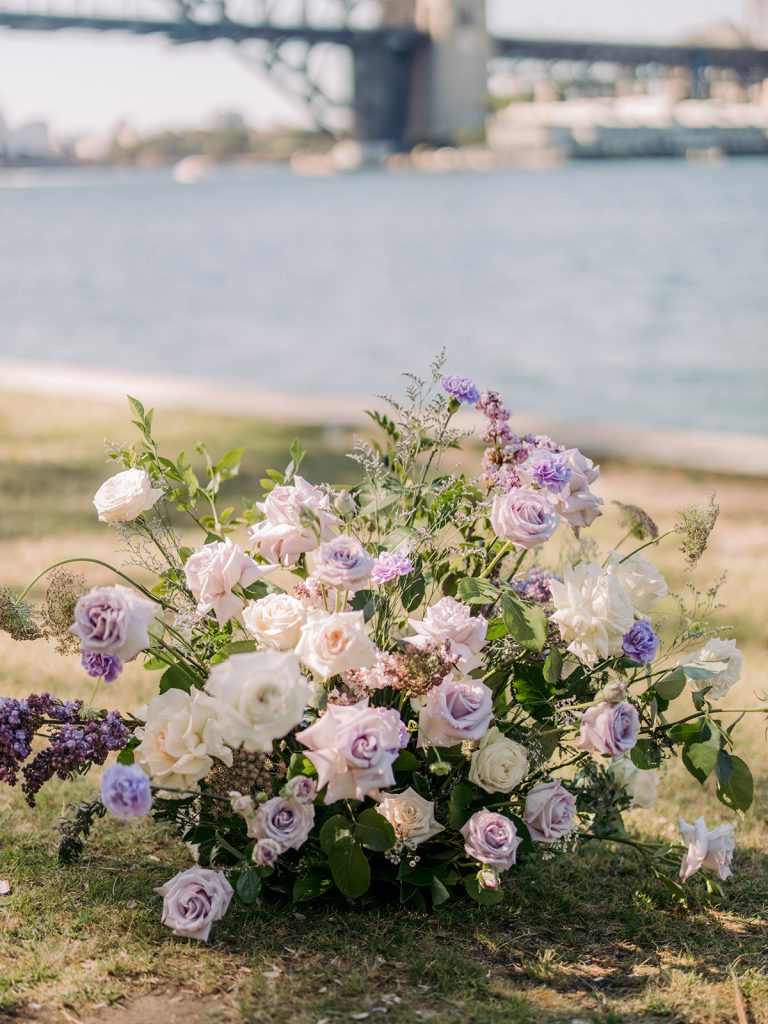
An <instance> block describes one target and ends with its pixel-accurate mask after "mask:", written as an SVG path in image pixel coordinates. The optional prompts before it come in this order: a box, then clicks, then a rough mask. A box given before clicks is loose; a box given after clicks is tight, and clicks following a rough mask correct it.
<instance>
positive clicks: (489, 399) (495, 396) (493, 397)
mask: <svg viewBox="0 0 768 1024" xmlns="http://www.w3.org/2000/svg"><path fill="white" fill-rule="evenodd" d="M477 408H478V409H479V410H480V412H481V413H482V414H483V415H484V416H487V417H488V419H489V420H499V421H502V422H503V421H506V420H508V419H509V418H510V416H511V415H512V413H511V412H510V410H509V409H508V408H507V406H506V405H504V401H503V399H502V397H501V395H500V394H499V392H498V391H482V392H481V393H480V398H479V400H478V403H477Z"/></svg>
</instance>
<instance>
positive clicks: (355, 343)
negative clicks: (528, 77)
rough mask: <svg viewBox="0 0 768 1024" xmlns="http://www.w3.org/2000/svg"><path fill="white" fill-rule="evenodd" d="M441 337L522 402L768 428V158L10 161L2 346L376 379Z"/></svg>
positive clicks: (1, 282) (257, 375)
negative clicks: (173, 165)
mask: <svg viewBox="0 0 768 1024" xmlns="http://www.w3.org/2000/svg"><path fill="white" fill-rule="evenodd" d="M443 346H445V347H446V349H447V351H448V365H449V368H450V369H451V371H453V372H462V373H467V374H470V375H472V376H474V377H476V379H477V380H478V383H479V384H480V385H481V386H493V387H499V388H500V389H502V390H503V391H504V393H505V395H506V396H508V399H509V402H510V404H511V405H512V406H513V408H514V407H516V408H519V409H525V410H530V411H532V412H539V413H544V414H547V415H550V416H554V417H559V418H562V419H569V420H576V421H579V420H581V421H584V422H604V423H614V422H615V423H635V424H640V425H644V426H648V427H654V428H664V427H685V428H692V429H706V430H725V431H742V432H751V433H761V434H768V163H767V162H765V161H763V160H760V159H754V160H750V159H744V160H731V161H727V162H724V163H712V164H710V163H707V164H698V163H693V162H688V161H663V160H660V161H621V162H618V161H617V162H606V161H602V162H594V163H593V162H584V163H571V164H566V165H563V166H559V167H554V168H551V169H549V170H546V171H535V172H534V171H526V170H506V171H503V172H494V173H489V174H469V173H467V174H445V175H422V174H402V175H395V174H384V173H376V172H370V173H358V174H354V175H342V176H337V177H327V178H299V177H296V176H294V175H292V174H291V173H290V172H289V171H287V170H286V169H283V168H281V167H267V168H257V169H249V170H243V169H221V170H217V171H215V172H214V173H213V174H212V175H211V176H210V177H207V178H205V179H203V180H201V181H199V182H196V183H194V184H192V185H182V184H179V183H177V182H175V181H174V180H173V178H172V176H171V174H170V172H169V171H165V170H151V171H146V170H145V171H142V170H130V171H128V170H126V171H116V170H115V171H101V170H100V171H91V170H84V169H72V170H60V171H45V172H43V171H34V172H33V171H28V172H23V173H21V172H14V173H10V172H5V174H4V175H2V174H0V357H4V358H7V359H14V360H24V361H40V362H41V363H71V364H78V365H87V366H98V367H105V368H114V369H125V370H132V371H136V370H143V371H147V372H151V373H170V374H181V375H191V376H195V377H207V378H208V379H209V380H210V386H211V388H217V387H220V386H221V385H222V384H224V385H225V384H226V383H227V382H228V381H229V382H236V383H239V384H243V383H252V384H253V385H255V386H258V387H259V388H261V389H272V388H274V389H277V390H280V391H301V392H312V393H319V394H322V393H355V394H358V393H363V394H365V393H368V392H382V391H391V390H396V389H398V388H399V387H400V383H399V376H400V373H401V372H402V371H403V370H405V369H413V370H416V371H419V370H425V369H426V367H427V366H428V364H429V361H430V359H431V357H432V356H433V355H434V354H435V353H436V352H437V351H439V350H440V349H441V348H442V347H443ZM0 372H1V371H0ZM255 411H256V410H255Z"/></svg>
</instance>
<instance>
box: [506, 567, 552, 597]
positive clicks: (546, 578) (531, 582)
mask: <svg viewBox="0 0 768 1024" xmlns="http://www.w3.org/2000/svg"><path fill="white" fill-rule="evenodd" d="M552 580H556V581H557V582H558V583H562V582H563V577H562V576H557V575H556V574H555V573H552V572H547V570H546V569H539V568H536V567H534V568H533V569H531V570H530V571H529V573H528V575H527V576H524V577H523V578H522V579H520V580H513V582H512V589H513V590H514V591H515V593H517V594H519V595H520V597H522V599H523V600H524V601H536V602H537V603H538V604H546V603H547V602H548V601H551V600H552V593H551V591H550V588H549V584H550V583H551V582H552Z"/></svg>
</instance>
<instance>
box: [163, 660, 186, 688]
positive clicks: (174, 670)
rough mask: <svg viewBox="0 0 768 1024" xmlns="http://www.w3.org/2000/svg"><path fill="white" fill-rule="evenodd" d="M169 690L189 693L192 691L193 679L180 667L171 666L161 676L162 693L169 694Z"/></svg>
mask: <svg viewBox="0 0 768 1024" xmlns="http://www.w3.org/2000/svg"><path fill="white" fill-rule="evenodd" d="M168 690H183V691H184V692H185V693H189V692H190V691H191V690H192V677H191V676H190V675H189V673H188V672H186V671H184V669H181V668H179V666H178V665H171V666H169V667H168V668H167V669H166V670H165V672H163V674H162V675H161V676H160V693H167V692H168Z"/></svg>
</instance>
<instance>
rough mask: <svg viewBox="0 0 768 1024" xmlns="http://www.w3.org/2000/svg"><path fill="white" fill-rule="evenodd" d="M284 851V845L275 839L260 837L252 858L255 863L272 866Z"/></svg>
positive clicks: (267, 866)
mask: <svg viewBox="0 0 768 1024" xmlns="http://www.w3.org/2000/svg"><path fill="white" fill-rule="evenodd" d="M282 852H283V851H282V847H281V846H280V844H279V843H277V842H275V840H274V839H260V840H259V841H258V842H257V843H256V845H255V846H254V848H253V854H252V857H251V859H252V860H253V863H254V864H258V865H260V866H261V867H263V868H271V867H272V865H273V864H276V863H277V858H278V857H279V856H280V854H281V853H282Z"/></svg>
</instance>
